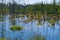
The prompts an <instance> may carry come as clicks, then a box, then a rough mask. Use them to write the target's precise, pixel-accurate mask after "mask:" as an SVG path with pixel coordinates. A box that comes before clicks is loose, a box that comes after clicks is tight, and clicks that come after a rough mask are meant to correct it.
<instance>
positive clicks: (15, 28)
mask: <svg viewBox="0 0 60 40" xmlns="http://www.w3.org/2000/svg"><path fill="white" fill-rule="evenodd" d="M22 28H23V27H22V26H11V28H10V29H11V30H16V31H19V30H22Z"/></svg>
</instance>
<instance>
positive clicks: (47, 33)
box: [0, 15, 60, 40]
mask: <svg viewBox="0 0 60 40" xmlns="http://www.w3.org/2000/svg"><path fill="white" fill-rule="evenodd" d="M0 19H1V18H0ZM36 19H37V20H35V18H33V19H32V18H31V17H27V16H10V15H7V16H4V17H3V20H4V21H2V20H1V21H0V37H4V38H7V40H30V38H31V37H33V36H35V35H42V36H43V37H46V40H59V37H60V32H59V30H60V27H59V26H60V21H55V20H53V19H52V20H50V19H49V20H47V21H45V20H43V19H41V18H39V17H37V18H36ZM38 19H39V20H38ZM54 23H55V24H54ZM50 24H54V25H52V26H51V25H50ZM13 25H18V26H22V27H23V30H20V31H12V30H10V27H11V26H13ZM33 40H35V39H33Z"/></svg>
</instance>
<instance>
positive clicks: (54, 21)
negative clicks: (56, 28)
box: [48, 20, 57, 25]
mask: <svg viewBox="0 0 60 40" xmlns="http://www.w3.org/2000/svg"><path fill="white" fill-rule="evenodd" d="M48 22H49V23H50V24H51V25H55V23H56V22H57V20H48Z"/></svg>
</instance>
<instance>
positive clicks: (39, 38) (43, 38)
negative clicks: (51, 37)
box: [30, 35, 46, 40]
mask: <svg viewBox="0 0 60 40" xmlns="http://www.w3.org/2000/svg"><path fill="white" fill-rule="evenodd" d="M30 40H46V39H45V37H43V36H38V35H37V36H34V37H32V38H31V39H30Z"/></svg>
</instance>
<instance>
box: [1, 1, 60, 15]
mask: <svg viewBox="0 0 60 40" xmlns="http://www.w3.org/2000/svg"><path fill="white" fill-rule="evenodd" d="M25 12H36V13H38V12H39V13H43V14H44V13H45V12H47V13H48V14H55V13H56V14H57V13H60V6H58V5H55V4H43V2H42V3H41V4H33V5H26V6H23V5H20V4H17V3H13V4H12V3H9V5H6V4H3V3H0V13H4V14H6V13H10V14H16V13H25Z"/></svg>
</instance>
